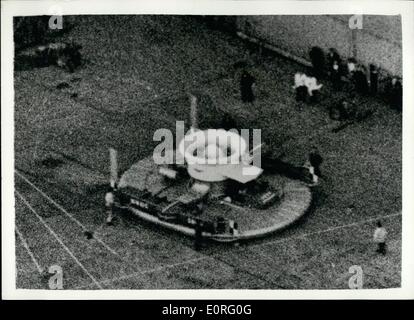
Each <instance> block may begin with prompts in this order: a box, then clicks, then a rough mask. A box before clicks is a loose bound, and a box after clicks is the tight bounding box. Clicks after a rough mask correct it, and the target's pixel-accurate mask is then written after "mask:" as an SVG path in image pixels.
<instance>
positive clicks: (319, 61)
mask: <svg viewBox="0 0 414 320" xmlns="http://www.w3.org/2000/svg"><path fill="white" fill-rule="evenodd" d="M309 57H310V59H311V62H312V67H313V75H314V76H315V77H316V78H318V79H320V78H322V77H323V76H324V75H325V68H326V66H325V53H324V52H323V50H322V49H321V48H319V47H312V49H311V50H310V51H309Z"/></svg>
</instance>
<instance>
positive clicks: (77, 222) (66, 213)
mask: <svg viewBox="0 0 414 320" xmlns="http://www.w3.org/2000/svg"><path fill="white" fill-rule="evenodd" d="M15 173H16V174H17V175H18V176H19V177H20V178H22V179H23V180H24V181H25V182H26V183H28V184H29V185H30V186H31V187H32V188H34V189H35V190H36V191H37V192H39V193H40V194H41V195H42V196H43V197H44V198H46V199H47V200H48V201H49V202H51V203H52V204H53V205H54V206H55V207H56V208H58V209H59V210H60V211H62V212H63V213H64V214H65V215H66V216H68V217H69V218H70V219H71V220H72V221H73V222H75V223H76V224H77V225H78V226H80V227H81V228H82V230H83V231H89V230H88V228H86V227H85V226H84V225H83V224H82V223H81V222H80V221H79V220H78V219H76V218H75V217H74V216H73V215H72V214H70V213H69V212H68V211H67V210H65V209H64V208H63V207H62V206H61V205H59V204H58V203H57V202H56V201H55V200H53V199H52V198H50V197H49V196H48V195H47V194H46V193H44V192H43V191H42V190H40V189H39V188H38V187H36V186H35V185H34V184H33V183H32V182H30V181H29V179H27V178H26V177H25V176H23V175H22V174H21V173H20V172H18V171H17V170H15ZM94 239H95V240H96V241H97V242H99V243H100V244H101V245H102V246H104V247H105V248H106V249H107V250H108V251H110V252H111V253H112V254H114V255H116V256H117V257H120V256H119V254H118V253H117V252H116V251H115V250H114V249H112V248H111V247H110V246H108V245H107V244H106V243H105V242H103V241H102V240H101V239H100V238H98V237H96V236H94Z"/></svg>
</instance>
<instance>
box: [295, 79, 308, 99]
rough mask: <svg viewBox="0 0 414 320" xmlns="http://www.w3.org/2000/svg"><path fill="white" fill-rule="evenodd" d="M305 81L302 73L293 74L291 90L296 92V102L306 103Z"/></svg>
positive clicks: (306, 89) (306, 90)
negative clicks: (293, 80)
mask: <svg viewBox="0 0 414 320" xmlns="http://www.w3.org/2000/svg"><path fill="white" fill-rule="evenodd" d="M306 79H307V77H306V74H304V73H302V72H296V73H295V85H294V86H293V88H294V89H295V91H296V101H303V102H306V101H307V97H308V88H307V87H306V85H305V81H306Z"/></svg>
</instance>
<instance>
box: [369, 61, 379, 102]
mask: <svg viewBox="0 0 414 320" xmlns="http://www.w3.org/2000/svg"><path fill="white" fill-rule="evenodd" d="M369 74H370V89H371V94H373V95H375V94H376V93H377V92H378V69H377V68H376V67H375V65H373V64H370V65H369Z"/></svg>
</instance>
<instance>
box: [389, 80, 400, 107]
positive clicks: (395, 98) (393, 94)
mask: <svg viewBox="0 0 414 320" xmlns="http://www.w3.org/2000/svg"><path fill="white" fill-rule="evenodd" d="M402 98H403V92H402V84H401V81H400V80H399V79H398V78H393V79H392V80H391V88H390V90H389V99H390V103H391V106H392V108H394V109H396V110H399V111H401V110H402Z"/></svg>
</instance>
